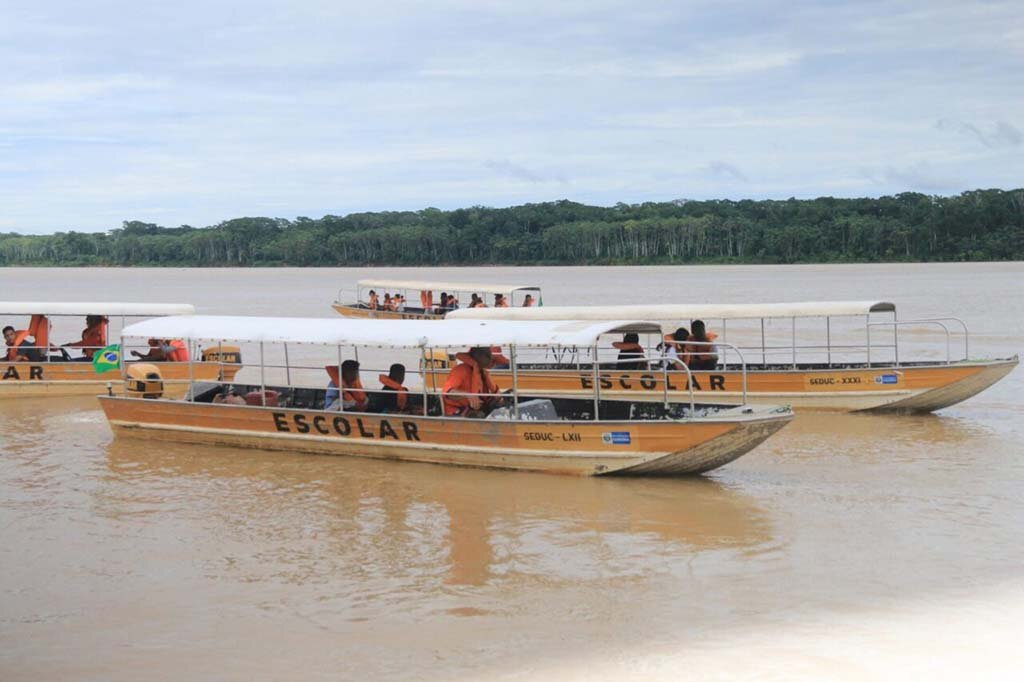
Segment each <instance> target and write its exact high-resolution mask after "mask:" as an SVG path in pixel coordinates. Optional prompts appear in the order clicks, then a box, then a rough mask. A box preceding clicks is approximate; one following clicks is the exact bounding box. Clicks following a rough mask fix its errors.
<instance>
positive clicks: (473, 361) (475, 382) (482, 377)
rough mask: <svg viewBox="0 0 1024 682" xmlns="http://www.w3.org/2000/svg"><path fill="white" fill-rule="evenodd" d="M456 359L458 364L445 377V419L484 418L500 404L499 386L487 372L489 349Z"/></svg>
mask: <svg viewBox="0 0 1024 682" xmlns="http://www.w3.org/2000/svg"><path fill="white" fill-rule="evenodd" d="M455 357H456V359H457V360H459V362H460V364H459V365H457V366H456V367H455V369H453V370H452V372H451V374H449V375H448V379H447V380H446V381H445V382H444V388H443V390H442V396H443V398H444V413H445V415H447V416H456V417H486V416H487V414H488V413H489V412H490V411H491V410H493V409H494V408H495V407H497V406H499V405H500V404H501V403H502V399H501V397H500V396H499V393H500V390H499V389H498V385H497V384H495V383H494V381H493V380H492V379H491V375H490V373H489V372H488V371H487V370H489V369H490V367H491V363H492V362H493V358H492V355H491V349H490V348H483V347H475V348H471V349H470V351H469V352H468V353H459V354H457V355H456V356H455ZM459 394H471V395H459Z"/></svg>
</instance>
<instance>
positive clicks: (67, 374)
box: [0, 301, 241, 398]
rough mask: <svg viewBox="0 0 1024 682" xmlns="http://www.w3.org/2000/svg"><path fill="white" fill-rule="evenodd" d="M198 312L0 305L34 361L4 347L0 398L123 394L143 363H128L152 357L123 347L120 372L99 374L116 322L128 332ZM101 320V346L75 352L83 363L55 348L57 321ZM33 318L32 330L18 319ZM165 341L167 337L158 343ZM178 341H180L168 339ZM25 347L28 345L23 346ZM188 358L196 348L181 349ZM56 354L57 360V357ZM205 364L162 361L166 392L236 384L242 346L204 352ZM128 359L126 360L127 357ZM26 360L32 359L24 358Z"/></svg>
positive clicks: (177, 307)
mask: <svg viewBox="0 0 1024 682" xmlns="http://www.w3.org/2000/svg"><path fill="white" fill-rule="evenodd" d="M194 312H195V308H194V307H193V306H191V305H189V304H187V303H121V302H115V301H103V302H88V303H86V302H73V303H72V302H54V301H45V302H27V301H17V302H11V301H6V302H3V301H0V321H2V324H3V326H4V327H5V328H6V327H8V326H10V327H14V328H15V334H14V339H13V340H14V342H15V343H14V345H15V346H17V347H18V348H19V350H22V351H23V352H24V353H25V354H28V355H31V356H32V357H34V358H35V359H31V358H29V359H26V360H16V361H15V360H11V359H8V356H9V355H11V352H10V351H11V346H10V343H8V345H5V346H4V355H3V356H0V398H29V397H44V396H80V395H96V394H97V393H101V392H103V391H106V390H111V391H120V390H122V388H123V383H124V379H125V372H126V371H127V369H128V368H130V367H132V366H133V365H135V364H139V363H140V362H147V363H150V362H152V361H149V360H146V361H126V358H127V355H128V354H130V351H131V350H133V349H136V350H139V351H140V352H141V351H142V350H145V351H149V344H148V343H146V342H145V341H143V342H142V343H141V344H139V345H136V346H134V347H122V348H120V349H119V351H118V357H117V358H116V361H115V362H114V363H113V364H114V367H115V369H119V370H120V371H107V372H102V373H101V372H98V371H97V369H96V368H95V367H94V366H93V363H92V362H91V361H90V360H89V357H87V356H91V355H92V354H93V353H95V352H100V351H102V350H103V349H104V348H105V347H107V346H108V343H107V342H108V341H109V340H110V335H109V331H110V330H109V326H110V322H111V320H113V321H114V322H116V323H118V325H117V327H118V328H119V329H123V328H124V327H125V325H126V324H127V323H128V321H129V320H133V319H138V318H152V317H160V316H169V315H191V314H193V313H194ZM93 316H97V317H102V318H103V320H102V322H101V324H102V335H101V337H100V338H101V339H102V340H103V343H102V345H96V346H83V345H77V346H75V347H74V348H72V350H74V351H82V353H83V357H80V358H72V357H71V354H70V353H69V352H68V347H61V346H53V345H51V340H52V335H53V318H76V317H80V318H85V317H93ZM25 317H28V318H29V323H28V324H27V325H22V324H20V323H19V318H21V319H24V318H25ZM159 338H161V339H162V338H165V337H159ZM166 338H167V339H174V338H176V337H166ZM22 344H24V345H22ZM181 350H184V351H185V354H187V357H189V358H193V357H195V355H196V354H195V353H194V352H193V351H196V350H200V349H197V348H184V347H183V348H182V349H181ZM54 352H56V353H57V354H56V355H54ZM200 355H201V358H202V359H201V360H200V361H198V362H196V361H157V362H155V363H153V364H155V365H157V366H158V367H159V368H160V372H161V374H162V375H163V376H164V377H165V379H164V381H165V391H166V392H167V393H168V394H169V395H178V396H182V395H184V394H185V391H186V389H187V387H188V383H189V379H190V378H192V379H207V380H214V379H218V380H219V379H224V380H231V379H232V378H234V376H235V374H236V373H237V372H238V370H239V369H240V367H241V354H240V351H239V348H238V347H237V346H223V345H220V346H217V347H213V348H207V349H205V350H201V351H200ZM122 356H123V357H122ZM24 357H27V355H24Z"/></svg>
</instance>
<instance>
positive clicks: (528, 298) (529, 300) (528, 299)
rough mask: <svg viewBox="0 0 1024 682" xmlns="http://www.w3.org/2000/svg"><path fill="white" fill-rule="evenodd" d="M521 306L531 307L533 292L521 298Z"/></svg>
mask: <svg viewBox="0 0 1024 682" xmlns="http://www.w3.org/2000/svg"><path fill="white" fill-rule="evenodd" d="M523 307H524V308H531V307H533V294H527V295H526V298H525V299H523Z"/></svg>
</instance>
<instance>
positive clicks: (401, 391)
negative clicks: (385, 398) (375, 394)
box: [377, 374, 409, 410]
mask: <svg viewBox="0 0 1024 682" xmlns="http://www.w3.org/2000/svg"><path fill="white" fill-rule="evenodd" d="M377 378H378V379H380V383H381V384H383V385H384V386H386V387H388V388H390V389H391V390H392V391H394V392H395V405H397V406H398V409H399V410H404V409H405V403H406V401H407V400H408V399H409V396H408V395H407V394H408V393H409V389H407V388H406V387H405V386H403V385H402V384H400V383H398V382H397V381H395V380H394V379H392V378H391V377H389V376H388V375H387V374H381V375H379V376H378V377H377Z"/></svg>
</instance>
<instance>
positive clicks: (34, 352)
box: [4, 326, 44, 362]
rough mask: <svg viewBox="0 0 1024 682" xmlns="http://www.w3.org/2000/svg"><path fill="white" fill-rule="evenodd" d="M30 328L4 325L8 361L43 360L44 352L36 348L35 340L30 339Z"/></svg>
mask: <svg viewBox="0 0 1024 682" xmlns="http://www.w3.org/2000/svg"><path fill="white" fill-rule="evenodd" d="M28 332H29V330H27V329H21V330H16V329H15V328H14V327H11V326H7V327H4V341H5V342H6V343H7V361H8V362H42V361H43V359H44V358H43V353H42V352H40V350H39V349H38V348H35V345H36V344H35V341H34V340H33V341H29V339H28V336H29V333H28Z"/></svg>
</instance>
